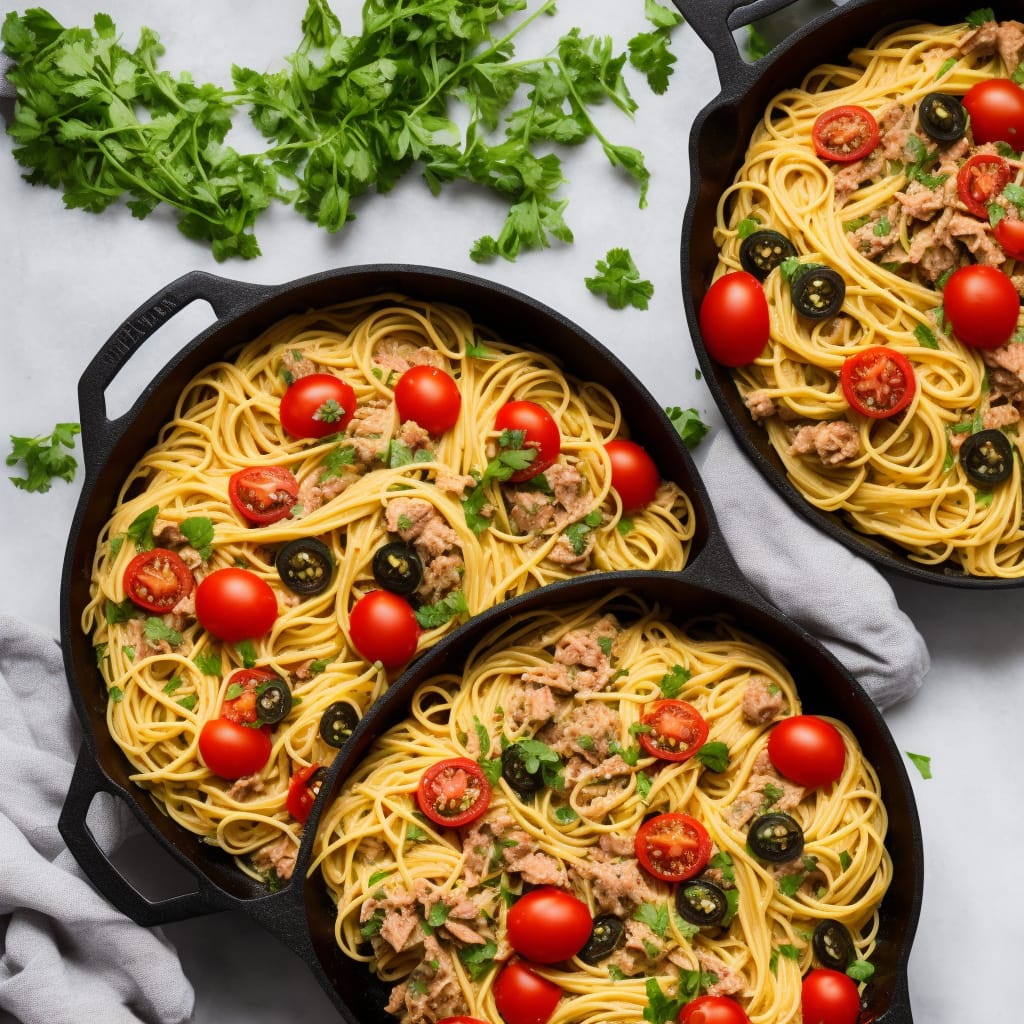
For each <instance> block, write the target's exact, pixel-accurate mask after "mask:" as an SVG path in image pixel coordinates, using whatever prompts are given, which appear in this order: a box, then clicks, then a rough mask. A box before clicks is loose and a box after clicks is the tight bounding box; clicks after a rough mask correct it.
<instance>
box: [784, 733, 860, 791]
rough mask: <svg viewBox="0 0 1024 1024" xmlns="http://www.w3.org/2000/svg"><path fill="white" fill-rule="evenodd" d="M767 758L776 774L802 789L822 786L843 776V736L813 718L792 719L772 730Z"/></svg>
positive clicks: (844, 756)
mask: <svg viewBox="0 0 1024 1024" xmlns="http://www.w3.org/2000/svg"><path fill="white" fill-rule="evenodd" d="M768 758H769V760H770V761H771V762H772V764H773V765H774V766H775V768H776V770H777V771H779V772H780V773H781V774H782V775H785V776H786V778H787V779H792V780H793V781H794V782H798V783H800V785H801V786H810V787H813V786H824V785H827V784H828V783H830V782H835V781H836V779H838V778H839V776H840V775H842V774H843V766H844V765H845V764H846V744H845V743H844V742H843V735H842V733H841V732H840V731H839V730H838V729H837V728H836V727H835V726H834V725H833V724H832V723H831V722H826V721H825V719H824V718H818V717H817V716H816V715H793V717H792V718H784V719H782V721H781V722H779V723H777V724H776V725H775V726H773V727H772V731H771V733H770V734H769V736H768Z"/></svg>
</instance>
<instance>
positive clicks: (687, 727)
mask: <svg viewBox="0 0 1024 1024" xmlns="http://www.w3.org/2000/svg"><path fill="white" fill-rule="evenodd" d="M640 724H641V725H643V726H644V727H645V729H646V731H642V732H640V734H639V736H638V738H639V740H640V746H642V747H643V748H644V750H646V751H647V753H648V754H651V755H652V756H654V757H660V758H662V759H663V760H665V761H687V760H689V759H690V758H691V757H693V755H694V754H696V753H697V751H698V750H700V748H701V747H702V746H703V745H704V743H705V742H706V740H707V738H708V723H707V722H706V721H704V716H703V715H702V714H701V713H700V712H699V711H698V710H697V709H696V708H695V707H694V706H693V705H692V704H690V703H688V702H687V701H685V700H656V701H653V702H652V703H651V704H649V705H648V708H647V710H646V711H644V714H643V717H642V718H641V719H640Z"/></svg>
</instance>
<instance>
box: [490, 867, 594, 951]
mask: <svg viewBox="0 0 1024 1024" xmlns="http://www.w3.org/2000/svg"><path fill="white" fill-rule="evenodd" d="M505 926H506V928H507V929H508V941H509V944H510V945H511V946H512V948H513V949H514V950H515V951H516V952H517V953H519V954H520V955H521V956H524V957H526V959H527V960H532V961H533V962H534V963H538V964H557V963H560V962H561V961H563V960H568V959H570V958H571V957H574V956H575V955H576V954H577V953H578V952H579V951H580V950H581V949H582V948H583V947H584V946H585V945H586V944H587V939H589V938H590V932H591V930H592V929H593V927H594V920H593V918H592V917H591V916H590V909H589V908H588V907H587V905H586V903H584V902H583V901H582V900H580V899H577V898H576V897H575V896H573V895H572V893H568V892H566V891H565V890H564V889H556V888H555V887H554V886H553V885H543V886H541V887H540V888H539V889H531V890H530V891H529V892H527V893H524V894H523V895H522V896H520V897H519V899H517V900H516V901H515V903H513V904H512V906H511V907H509V911H508V915H507V917H506V919H505Z"/></svg>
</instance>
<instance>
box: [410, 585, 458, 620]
mask: <svg viewBox="0 0 1024 1024" xmlns="http://www.w3.org/2000/svg"><path fill="white" fill-rule="evenodd" d="M462 615H469V605H467V604H466V595H465V594H464V593H463V592H462V591H461V590H453V591H452V592H451V593H450V594H447V595H446V596H445V597H442V598H441V600H440V601H435V602H434V603H433V604H423V605H420V606H419V608H417V609H416V621H417V622H418V623H419V624H420V626H421V627H422V628H423V629H436V628H437V627H438V626H443V625H444V624H445V623H446V622H450V621H451V620H452V619H454V618H458V617H459V616H462Z"/></svg>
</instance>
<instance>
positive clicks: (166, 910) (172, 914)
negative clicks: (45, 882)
mask: <svg viewBox="0 0 1024 1024" xmlns="http://www.w3.org/2000/svg"><path fill="white" fill-rule="evenodd" d="M99 792H106V793H109V794H111V795H113V796H119V795H121V790H120V789H119V787H117V786H116V785H115V784H114V783H112V782H110V781H109V780H108V779H107V778H106V776H104V775H103V773H102V772H101V771H100V770H99V767H98V766H97V764H96V761H95V758H94V757H93V756H92V755H91V754H90V752H89V750H88V748H87V747H86V746H85V745H83V746H82V749H81V750H80V751H79V754H78V760H77V762H76V763H75V770H74V773H73V774H72V777H71V785H70V787H69V789H68V795H67V798H66V799H65V801H64V806H63V807H62V808H61V813H60V819H59V820H58V823H57V827H58V828H59V830H60V834H61V836H62V837H63V839H64V842H66V843H67V845H68V849H69V850H70V851H71V853H72V855H73V856H74V858H75V860H77V861H78V863H79V865H80V866H81V868H82V870H83V871H84V872H85V873H86V875H87V876H88V877H89V880H90V881H91V882H92V883H93V885H95V886H96V888H97V889H99V890H100V892H101V893H103V895H104V896H105V897H106V898H107V899H108V900H109V901H110V902H111V903H112V904H113V905H114V906H115V907H116V908H117V909H118V910H120V911H121V913H122V914H125V915H126V916H127V917H130V918H131V919H132V920H133V921H135V923H136V924H141V925H145V926H146V927H154V926H156V925H162V924H168V923H170V922H172V921H181V920H184V919H185V918H191V917H199V916H201V915H203V914H208V913H211V912H213V911H215V910H224V909H228V908H231V907H234V906H235V904H234V903H233V902H232V901H231V900H230V898H229V897H226V896H225V895H224V894H223V893H222V892H221V891H220V890H219V889H217V888H215V887H214V886H213V884H212V883H211V882H210V881H209V880H208V879H206V878H204V877H202V876H200V875H197V874H194V878H195V880H196V884H197V888H196V890H195V891H194V892H186V893H182V894H180V895H177V896H171V897H168V898H167V899H163V900H158V901H155V902H154V901H151V900H149V899H147V898H146V897H145V896H143V894H142V893H141V892H139V890H138V889H136V888H135V886H133V885H132V884H131V882H129V881H128V879H126V878H125V877H124V875H122V874H121V872H120V871H119V870H118V869H117V868H116V867H115V866H114V864H112V863H111V861H110V858H109V857H108V856H107V854H106V853H105V852H104V850H103V849H102V848H101V846H100V844H99V842H98V841H97V839H96V836H95V835H94V834H93V832H92V830H91V829H90V828H89V825H88V823H87V822H86V815H87V814H88V811H89V808H90V806H91V805H92V800H93V797H95V796H96V794H97V793H99ZM125 802H126V803H127V804H128V806H129V807H130V808H132V813H135V810H134V804H132V803H131V801H125ZM139 820H140V821H141V820H142V819H139ZM186 867H187V865H186Z"/></svg>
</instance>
